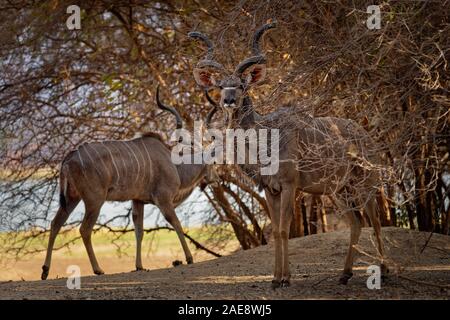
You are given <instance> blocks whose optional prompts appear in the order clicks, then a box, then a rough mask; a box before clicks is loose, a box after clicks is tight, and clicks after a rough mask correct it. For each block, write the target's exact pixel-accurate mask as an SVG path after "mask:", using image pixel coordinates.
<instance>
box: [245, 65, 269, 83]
mask: <svg viewBox="0 0 450 320" xmlns="http://www.w3.org/2000/svg"><path fill="white" fill-rule="evenodd" d="M246 73H247V76H246V77H245V83H246V84H247V85H248V86H253V85H256V84H259V83H261V82H263V81H264V80H265V78H266V65H265V64H255V65H254V66H252V67H250V68H249V69H248V71H247V72H246Z"/></svg>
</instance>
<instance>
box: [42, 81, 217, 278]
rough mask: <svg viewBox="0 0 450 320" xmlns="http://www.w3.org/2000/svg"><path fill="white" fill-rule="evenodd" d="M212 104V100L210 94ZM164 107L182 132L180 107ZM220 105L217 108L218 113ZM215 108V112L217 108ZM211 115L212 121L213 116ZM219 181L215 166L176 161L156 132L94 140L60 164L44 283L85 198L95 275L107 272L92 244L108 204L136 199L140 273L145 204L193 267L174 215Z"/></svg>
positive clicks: (85, 235)
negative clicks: (198, 190)
mask: <svg viewBox="0 0 450 320" xmlns="http://www.w3.org/2000/svg"><path fill="white" fill-rule="evenodd" d="M207 97H208V100H209V101H210V102H213V101H212V100H211V99H210V98H209V96H208V95H207ZM156 102H157V105H158V107H159V108H160V109H162V110H165V111H168V112H170V113H172V114H173V115H174V116H175V118H176V123H177V129H181V128H182V127H183V121H182V118H181V116H180V114H179V113H178V111H177V110H176V109H174V108H173V107H170V106H166V105H164V104H163V103H162V102H161V101H160V98H159V87H158V89H157V93H156ZM215 107H216V106H214V109H215ZM214 109H212V110H214ZM211 114H212V113H211V111H210V113H209V115H208V119H209V117H210V115H211ZM203 178H206V180H207V181H209V182H212V181H216V179H217V176H216V173H215V171H214V168H213V166H211V165H205V164H179V165H175V164H173V163H172V161H171V150H170V148H169V147H168V146H167V145H166V144H165V143H164V141H163V140H162V138H161V137H160V136H159V135H158V134H157V133H153V132H148V133H145V134H143V135H142V136H141V137H139V138H136V139H132V140H123V141H119V140H112V141H102V142H91V143H84V144H82V145H80V146H79V147H78V148H77V149H76V150H73V151H71V152H70V153H69V154H68V155H67V156H66V157H65V158H64V160H63V161H62V163H61V171H60V176H59V183H60V207H59V209H58V211H57V213H56V215H55V217H54V218H53V221H52V223H51V230H50V238H49V242H48V248H47V255H46V258H45V262H44V265H43V267H42V276H41V278H42V279H43V280H45V279H46V278H47V276H48V273H49V269H50V262H51V257H52V250H53V245H54V242H55V238H56V236H57V234H58V232H59V230H60V229H61V227H62V226H63V224H64V223H65V222H66V221H67V218H68V217H69V215H70V214H71V212H72V211H73V210H74V209H75V207H76V206H77V204H78V203H79V202H80V200H83V202H84V205H85V215H84V218H83V221H82V223H81V227H80V233H81V237H82V239H83V242H84V245H85V247H86V251H87V253H88V256H89V260H90V262H91V265H92V268H93V271H94V273H95V274H98V275H100V274H103V273H104V272H103V270H102V269H101V268H100V266H99V264H98V262H97V259H96V257H95V254H94V250H93V248H92V243H91V234H92V230H93V227H94V225H95V223H96V221H97V219H98V216H99V213H100V208H101V207H102V205H103V203H104V202H105V201H128V200H132V215H133V223H134V225H135V236H136V270H142V269H143V266H142V259H141V243H142V238H143V219H144V204H148V203H150V204H154V205H156V206H157V207H158V208H159V209H160V210H161V212H162V214H163V216H164V218H165V219H166V220H167V221H168V222H169V223H170V224H171V225H172V227H173V228H174V229H175V231H176V233H177V235H178V237H179V239H180V242H181V245H182V247H183V250H184V253H185V255H186V261H187V263H188V264H190V263H193V258H192V254H191V252H190V250H189V247H188V245H187V243H186V240H185V237H184V233H183V230H182V227H181V224H180V221H179V220H178V218H177V216H176V214H175V210H174V209H175V208H176V207H177V206H178V205H179V204H180V203H181V202H183V201H184V200H185V199H186V198H187V197H188V196H189V195H190V194H191V193H192V191H193V190H194V188H195V187H196V186H197V185H198V184H199V183H200V181H201V180H202V179H203Z"/></svg>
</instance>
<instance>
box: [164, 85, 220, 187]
mask: <svg viewBox="0 0 450 320" xmlns="http://www.w3.org/2000/svg"><path fill="white" fill-rule="evenodd" d="M159 93H160V90H159V86H158V87H157V88H156V104H157V105H158V108H160V109H161V110H163V111H168V112H170V113H171V114H173V115H174V116H175V119H176V128H177V129H182V128H183V118H182V117H181V115H180V113H179V112H178V110H177V109H175V108H174V107H171V106H168V105H166V104H164V103H163V102H162V101H161V97H160V94H159ZM205 94H206V98H207V99H208V101H209V103H211V104H212V106H213V108H212V109H211V110H210V111H209V112H208V115H207V116H206V123H209V122H210V121H211V118H212V117H213V116H214V113H215V112H216V111H217V103H216V102H215V101H214V100H213V99H212V98H211V96H210V95H209V94H208V91H207V90H205ZM193 146H194V145H192V147H193ZM205 170H206V171H205V176H204V178H203V180H202V182H201V183H200V189H201V190H202V191H203V190H204V189H205V188H206V186H207V185H208V184H218V183H220V181H221V180H220V177H219V174H218V173H217V170H216V168H215V166H214V165H207V166H206V168H205Z"/></svg>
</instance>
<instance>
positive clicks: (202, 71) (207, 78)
mask: <svg viewBox="0 0 450 320" xmlns="http://www.w3.org/2000/svg"><path fill="white" fill-rule="evenodd" d="M194 78H195V81H197V83H198V84H199V85H200V86H202V87H204V88H211V87H214V86H215V85H216V80H215V79H214V75H213V73H212V72H211V71H210V70H209V69H207V68H195V69H194Z"/></svg>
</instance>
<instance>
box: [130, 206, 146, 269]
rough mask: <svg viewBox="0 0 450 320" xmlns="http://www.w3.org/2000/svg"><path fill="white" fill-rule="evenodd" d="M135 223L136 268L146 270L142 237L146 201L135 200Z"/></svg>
mask: <svg viewBox="0 0 450 320" xmlns="http://www.w3.org/2000/svg"><path fill="white" fill-rule="evenodd" d="M133 223H134V234H135V236H136V270H137V271H139V270H144V267H143V266H142V238H143V237H144V203H143V202H141V201H136V200H134V201H133Z"/></svg>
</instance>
